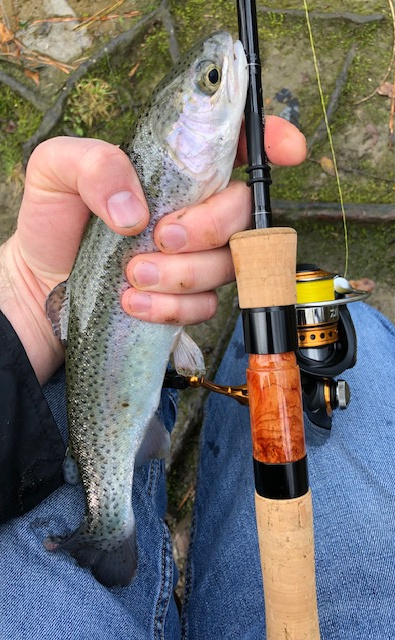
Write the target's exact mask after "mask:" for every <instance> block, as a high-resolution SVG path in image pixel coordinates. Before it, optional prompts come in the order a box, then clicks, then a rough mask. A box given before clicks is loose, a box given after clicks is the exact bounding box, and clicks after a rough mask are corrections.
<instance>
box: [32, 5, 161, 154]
mask: <svg viewBox="0 0 395 640" xmlns="http://www.w3.org/2000/svg"><path fill="white" fill-rule="evenodd" d="M158 15H159V9H156V10H155V11H152V12H151V13H149V14H148V15H147V16H145V17H144V18H142V19H141V20H140V21H139V22H137V24H135V25H134V26H133V27H131V29H128V30H127V31H124V32H123V33H121V34H120V35H119V36H117V37H116V38H114V39H113V40H111V42H109V43H107V44H105V45H104V46H103V47H102V48H101V49H99V51H97V53H96V54H95V55H94V56H93V57H92V58H90V59H89V60H87V61H86V62H83V63H82V64H81V65H80V66H79V67H78V69H76V71H74V72H73V73H72V74H71V75H70V76H69V78H68V79H67V81H66V83H65V85H64V86H63V87H62V89H61V90H60V92H59V95H58V97H57V99H56V100H55V102H54V103H53V105H52V106H51V107H50V108H49V109H48V111H47V113H46V114H45V115H44V117H43V119H42V121H41V124H40V126H39V127H38V129H37V131H36V132H35V133H34V134H33V135H32V136H31V138H29V140H27V142H25V144H24V145H23V164H24V166H26V164H27V161H28V160H29V157H30V154H31V153H32V151H33V149H34V148H35V147H36V146H37V145H38V144H40V142H42V141H43V140H45V139H46V138H48V137H49V135H50V133H51V131H53V129H54V128H55V127H56V125H57V124H58V122H59V120H60V119H61V117H62V114H63V109H64V105H65V103H66V101H67V99H68V97H69V95H70V93H71V91H72V90H73V88H74V85H75V84H76V83H77V82H78V81H79V80H81V78H82V77H83V76H84V75H85V74H86V73H87V72H88V71H89V70H90V69H91V67H93V66H94V65H96V64H97V63H98V62H99V61H100V60H101V59H102V58H104V57H105V56H108V55H109V54H111V53H113V52H114V51H116V49H118V48H119V47H126V46H128V45H129V44H130V43H131V42H132V41H133V40H134V38H135V37H136V36H137V35H138V34H139V33H140V31H141V30H142V29H143V28H144V27H146V26H147V25H149V24H151V23H152V22H154V20H155V19H157V17H158Z"/></svg>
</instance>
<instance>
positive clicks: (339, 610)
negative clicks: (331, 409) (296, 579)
mask: <svg viewBox="0 0 395 640" xmlns="http://www.w3.org/2000/svg"><path fill="white" fill-rule="evenodd" d="M350 311H351V313H352V316H353V320H354V323H355V327H356V331H357V335H358V340H359V343H358V362H357V365H356V366H355V368H354V369H352V370H350V371H348V372H346V373H345V374H344V376H343V377H344V378H346V379H347V380H348V382H349V384H350V386H351V389H352V401H351V404H350V406H349V408H348V409H347V411H344V412H340V411H337V412H336V413H335V417H334V421H333V428H332V434H331V436H330V438H329V439H325V440H324V439H322V440H320V435H319V434H317V433H316V432H314V431H313V429H312V428H311V425H309V424H307V425H306V431H307V440H308V458H309V475H310V484H311V488H312V494H313V502H314V520H315V540H316V565H317V592H318V607H319V616H320V626H321V634H322V640H342V639H344V640H362V639H363V640H390V639H391V640H393V638H395V616H394V609H395V606H394V597H395V562H394V560H395V488H394V487H395V448H394V446H393V441H394V415H395V400H394V397H395V396H394V386H395V375H394V366H395V328H394V327H393V326H392V325H391V323H390V322H389V321H388V320H387V319H385V318H384V317H383V316H382V315H381V314H380V313H378V312H377V311H375V310H374V309H372V308H370V307H368V306H366V305H364V304H362V303H358V304H356V305H351V308H350ZM242 342H243V340H242V332H241V327H240V323H239V324H238V325H237V327H236V330H235V332H234V335H233V337H232V340H231V342H230V345H229V347H228V350H227V352H226V354H225V357H224V360H223V362H222V365H221V368H220V371H219V373H218V376H217V380H218V382H225V383H227V384H240V383H241V382H242V381H243V380H244V379H245V367H246V357H245V355H244V348H243V345H242ZM63 393H64V392H63V386H62V383H61V382H60V381H59V380H58V379H56V378H55V379H54V380H52V381H51V383H50V384H49V385H48V386H47V388H46V394H47V397H48V400H49V402H50V406H51V408H52V410H53V413H54V414H55V418H56V419H57V422H58V424H59V426H60V428H61V429H62V431H63V434H64V436H65V437H66V428H65V409H64V397H63ZM163 417H164V418H165V421H166V424H167V426H170V423H171V422H172V421H173V418H174V406H173V399H172V397H169V395H168V394H166V396H164V400H163ZM251 457H252V454H251V442H250V427H249V418H248V409H247V408H246V407H242V406H240V405H238V404H237V403H236V402H234V401H232V400H229V399H227V398H223V397H220V396H216V395H214V394H213V395H211V397H210V399H209V401H208V404H207V408H206V419H205V422H204V427H203V431H202V436H201V456H200V464H199V476H198V485H197V492H196V503H195V511H194V518H193V529H192V540H191V548H190V555H189V562H188V567H187V580H186V594H185V604H184V608H183V612H182V616H181V622H180V621H179V617H178V613H177V610H176V606H175V603H174V599H173V595H172V594H173V589H174V587H175V584H176V580H177V572H176V569H175V567H174V563H173V559H172V544H171V539H170V535H169V532H168V529H167V527H166V525H165V523H164V516H165V510H166V491H165V479H164V465H163V462H159V461H157V460H155V461H153V462H151V463H150V464H148V465H145V466H144V467H143V468H141V469H140V470H139V471H138V472H137V473H136V476H135V485H134V492H133V508H134V512H135V515H136V521H137V531H138V546H139V567H138V574H137V577H136V579H135V580H134V582H133V583H132V584H131V586H130V587H127V588H117V589H110V590H109V589H106V588H105V587H103V586H101V585H100V584H99V583H98V582H96V580H95V579H94V578H93V577H92V576H91V574H90V572H89V571H87V570H85V569H81V568H80V567H79V566H77V565H76V564H75V562H74V561H73V560H72V559H71V558H70V557H69V556H67V555H64V554H61V553H59V554H58V553H53V554H52V553H49V552H48V551H46V550H45V549H44V547H43V546H42V540H43V538H44V537H45V536H47V535H48V533H51V532H66V531H71V530H74V529H75V528H76V527H77V525H78V523H79V521H80V519H81V517H82V514H83V510H84V504H83V502H84V501H83V494H82V490H81V487H80V486H77V487H71V486H63V487H62V488H60V489H59V490H58V491H56V492H55V493H54V494H52V495H51V496H50V497H49V498H48V499H47V500H45V502H43V503H42V504H41V505H39V506H38V507H37V508H36V509H34V510H33V511H31V512H30V513H28V514H26V515H25V516H23V517H21V518H18V519H15V520H13V521H11V522H9V523H7V524H5V525H3V526H1V527H0V576H1V577H0V580H1V595H0V637H1V638H5V639H6V640H36V638H37V640H38V639H40V640H47V639H48V640H49V639H50V640H67V639H68V638H70V640H71V639H72V640H79V639H81V640H82V639H84V640H96V639H97V640H99V639H100V640H115V639H117V640H121V639H122V640H123V639H125V640H126V639H128V640H132V639H134V638H136V639H139V640H144V639H147V640H148V639H158V640H159V639H161V638H163V639H166V640H168V639H169V640H170V639H171V640H177V639H178V638H183V639H188V640H192V639H193V640H198V639H199V640H203V639H204V640H207V639H208V640H222V639H224V640H225V639H226V640H230V639H233V638H234V639H237V640H253V639H254V640H255V639H258V638H259V639H260V640H261V639H262V638H264V637H265V632H264V628H265V622H264V607H263V596H262V580H261V572H260V566H259V561H258V557H259V556H258V543H257V536H256V528H255V516H254V507H253V496H254V481H253V472H252V461H251Z"/></svg>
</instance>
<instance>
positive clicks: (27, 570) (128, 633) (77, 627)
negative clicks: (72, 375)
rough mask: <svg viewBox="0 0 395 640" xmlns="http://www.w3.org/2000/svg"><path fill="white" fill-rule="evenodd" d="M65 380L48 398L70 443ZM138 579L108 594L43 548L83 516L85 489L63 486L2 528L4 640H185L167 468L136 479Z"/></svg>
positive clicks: (147, 470) (168, 408)
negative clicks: (45, 541)
mask: <svg viewBox="0 0 395 640" xmlns="http://www.w3.org/2000/svg"><path fill="white" fill-rule="evenodd" d="M63 378H64V376H63V372H58V374H57V375H56V376H55V378H54V379H52V380H51V383H50V384H49V385H47V387H46V388H45V389H44V392H45V394H46V396H47V399H48V401H49V405H50V407H51V410H52V413H53V414H54V417H55V419H56V420H57V423H58V426H59V429H60V431H61V433H62V436H63V437H64V438H66V419H65V399H64V379H63ZM161 408H162V419H163V421H164V423H165V425H166V427H167V428H170V427H171V426H172V425H173V423H174V418H175V407H174V400H173V395H172V394H169V393H166V394H163V399H162V405H161ZM133 509H134V512H135V516H136V521H137V542H138V548H139V561H138V573H137V577H136V579H135V580H134V581H133V583H132V585H131V586H130V587H128V588H126V589H122V588H114V589H111V590H108V589H106V588H105V587H103V586H102V585H100V584H99V583H98V582H97V581H96V580H95V579H94V578H93V577H92V575H91V574H90V572H89V571H88V570H86V569H81V568H80V567H78V565H77V564H76V563H75V562H74V561H73V560H72V558H71V557H69V556H68V555H65V554H62V553H50V552H48V551H46V550H45V549H44V547H43V544H42V543H43V539H44V538H45V537H46V536H47V535H48V534H59V533H67V532H72V531H74V530H75V529H76V528H77V526H78V524H79V523H80V521H81V519H82V516H83V513H84V497H83V492H82V486H81V485H78V486H76V487H71V486H69V485H64V486H63V487H61V488H60V489H59V490H57V491H56V492H55V493H53V494H52V495H51V496H50V497H49V498H47V500H45V501H44V502H43V503H42V504H41V505H39V506H38V507H36V508H35V509H34V510H33V511H31V512H30V513H28V514H26V515H24V516H22V517H20V518H17V519H14V520H12V521H10V522H9V523H7V524H5V525H3V526H1V527H0V584H1V595H0V638H1V639H2V640H3V639H4V640H35V639H37V640H38V639H40V640H115V639H116V640H121V639H122V640H142V639H144V638H150V639H151V638H152V639H155V640H161V639H162V638H165V637H166V638H177V637H179V616H178V611H177V607H176V605H175V602H174V599H173V589H174V586H175V584H176V583H177V579H178V577H177V572H176V570H175V567H174V563H173V556H172V541H171V537H170V533H169V531H168V528H167V526H166V524H165V522H164V517H165V512H166V491H165V481H164V462H163V461H159V460H154V461H153V462H151V463H149V464H147V465H145V466H144V467H142V468H140V469H139V470H138V472H137V473H136V474H135V482H134V487H133Z"/></svg>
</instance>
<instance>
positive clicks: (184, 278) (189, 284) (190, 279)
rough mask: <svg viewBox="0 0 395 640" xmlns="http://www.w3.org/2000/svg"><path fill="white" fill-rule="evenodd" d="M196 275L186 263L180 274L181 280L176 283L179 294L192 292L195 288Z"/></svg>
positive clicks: (192, 267)
mask: <svg viewBox="0 0 395 640" xmlns="http://www.w3.org/2000/svg"><path fill="white" fill-rule="evenodd" d="M196 281H197V273H196V269H195V267H194V266H193V265H192V264H191V263H189V262H188V263H187V264H186V265H185V266H184V269H183V271H182V274H181V279H180V280H179V281H178V283H177V288H178V290H179V292H180V293H185V292H188V291H193V290H194V289H195V287H196Z"/></svg>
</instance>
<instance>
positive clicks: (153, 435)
mask: <svg viewBox="0 0 395 640" xmlns="http://www.w3.org/2000/svg"><path fill="white" fill-rule="evenodd" d="M170 444H171V440H170V433H169V432H168V431H167V429H166V427H165V426H164V424H163V422H162V421H161V420H160V418H158V416H157V415H156V413H155V414H154V415H153V417H152V418H151V420H150V423H149V425H148V428H147V431H146V434H145V437H144V440H143V441H142V443H141V445H140V447H139V450H138V452H137V455H136V467H142V466H143V465H144V464H146V463H147V462H148V461H149V460H152V459H153V458H166V456H168V455H169V453H170Z"/></svg>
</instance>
